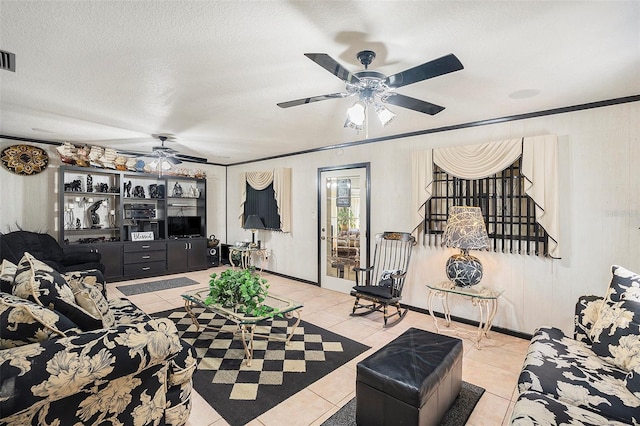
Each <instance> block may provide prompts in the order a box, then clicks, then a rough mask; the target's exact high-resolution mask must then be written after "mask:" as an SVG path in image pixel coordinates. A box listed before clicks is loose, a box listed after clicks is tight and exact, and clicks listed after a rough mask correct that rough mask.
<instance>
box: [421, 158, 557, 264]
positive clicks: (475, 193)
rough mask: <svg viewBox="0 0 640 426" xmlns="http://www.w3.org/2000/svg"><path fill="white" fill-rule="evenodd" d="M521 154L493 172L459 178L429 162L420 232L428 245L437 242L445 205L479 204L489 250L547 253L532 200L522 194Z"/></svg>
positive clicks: (543, 233)
mask: <svg viewBox="0 0 640 426" xmlns="http://www.w3.org/2000/svg"><path fill="white" fill-rule="evenodd" d="M521 161H522V157H519V158H518V159H517V160H516V161H515V162H514V163H513V164H511V165H510V166H509V167H507V168H506V169H504V170H503V171H501V172H498V173H496V174H495V175H492V176H489V177H486V178H483V179H473V180H470V179H460V178H456V177H455V176H453V175H450V174H448V173H447V172H445V171H444V170H442V169H441V168H440V167H438V166H437V165H435V164H434V165H433V190H432V191H433V193H432V197H431V198H430V199H429V200H428V201H427V203H426V204H425V210H426V211H425V221H424V230H425V231H424V232H425V237H426V241H427V242H428V244H429V245H433V246H435V245H438V246H439V245H440V242H441V238H442V233H443V232H444V228H445V225H446V223H447V217H448V215H449V207H451V206H454V205H460V206H479V207H480V208H481V210H482V214H483V216H484V219H485V225H486V226H487V233H488V234H489V240H490V242H491V247H490V250H492V251H496V252H504V253H517V254H530V255H542V256H547V255H548V254H549V253H548V252H549V246H548V244H549V237H548V235H547V232H546V231H545V230H544V228H543V227H542V226H540V224H539V223H538V222H536V217H535V210H536V209H535V203H534V201H533V200H532V199H531V198H530V197H529V196H527V195H526V194H525V189H524V185H525V180H526V178H525V177H524V175H523V174H522V173H521V169H522V167H521Z"/></svg>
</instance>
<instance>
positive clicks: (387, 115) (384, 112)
mask: <svg viewBox="0 0 640 426" xmlns="http://www.w3.org/2000/svg"><path fill="white" fill-rule="evenodd" d="M376 114H377V115H378V119H379V120H380V123H382V126H383V127H384V126H386V125H387V124H389V123H391V121H392V120H393V119H394V118H396V114H395V113H394V112H393V111H391V110H390V109H389V108H387V107H386V106H384V105H382V104H376Z"/></svg>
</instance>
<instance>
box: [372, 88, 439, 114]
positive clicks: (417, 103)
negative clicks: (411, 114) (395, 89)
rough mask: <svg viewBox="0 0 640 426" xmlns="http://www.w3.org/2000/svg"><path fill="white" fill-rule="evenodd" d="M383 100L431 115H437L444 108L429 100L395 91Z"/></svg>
mask: <svg viewBox="0 0 640 426" xmlns="http://www.w3.org/2000/svg"><path fill="white" fill-rule="evenodd" d="M383 101H384V102H386V103H389V104H393V105H397V106H399V107H402V108H408V109H412V110H414V111H418V112H423V113H425V114H429V115H436V114H437V113H439V112H440V111H442V110H443V109H444V107H443V106H440V105H436V104H432V103H429V102H425V101H421V100H420V99H416V98H411V97H409V96H405V95H401V94H400V93H393V94H391V95H389V96H387V97H386V98H383Z"/></svg>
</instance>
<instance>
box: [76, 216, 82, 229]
mask: <svg viewBox="0 0 640 426" xmlns="http://www.w3.org/2000/svg"><path fill="white" fill-rule="evenodd" d="M81 226H82V225H80V218H77V219H76V229H80V227H81Z"/></svg>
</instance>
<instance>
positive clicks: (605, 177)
mask: <svg viewBox="0 0 640 426" xmlns="http://www.w3.org/2000/svg"><path fill="white" fill-rule="evenodd" d="M336 125H339V123H338V124H336ZM541 134H556V135H557V136H558V141H559V162H560V182H559V184H560V203H561V204H560V208H561V212H560V220H561V233H562V245H563V258H562V259H561V260H551V259H545V258H539V257H533V256H523V255H512V254H502V253H489V252H474V254H475V255H477V256H478V257H479V258H480V259H481V261H482V263H483V265H484V267H485V274H484V279H483V282H484V283H485V284H486V285H490V286H495V287H500V288H503V289H504V290H505V293H504V295H503V297H502V298H501V300H500V306H499V311H498V315H497V317H496V319H495V321H494V323H495V324H496V325H498V326H500V327H504V328H507V329H511V330H515V331H520V332H525V333H531V332H533V330H534V329H535V328H536V327H537V326H539V325H541V324H547V325H553V326H556V327H559V328H562V329H564V330H565V331H566V332H572V330H573V325H572V324H573V322H572V321H573V312H574V304H575V301H576V299H577V297H578V296H579V295H582V294H598V295H601V294H603V293H604V291H605V289H606V287H607V285H608V282H609V280H610V275H611V274H610V266H611V265H612V264H620V265H623V266H626V267H627V268H629V269H632V270H635V271H639V272H640V230H639V229H638V228H639V227H640V173H637V171H636V165H637V164H640V143H639V142H640V103H637V102H636V103H631V104H623V105H617V106H611V107H605V108H598V109H592V110H585V111H580V112H573V113H567V114H559V115H554V116H547V117H541V118H535V119H529V120H520V121H513V122H507V123H500V124H494V125H488V126H480V127H474V128H468V129H462V130H456V131H449V132H443V133H435V134H431V135H423V136H416V137H412V138H406V139H401V140H392V141H386V142H379V143H374V144H366V145H360V146H354V147H351V148H344V149H341V150H329V151H321V152H317V153H311V154H304V155H298V156H292V157H285V158H282V159H278V160H268V161H264V162H259V163H252V164H246V165H241V166H233V167H229V169H228V174H227V175H228V186H227V188H228V194H229V195H228V199H227V203H228V209H229V214H228V216H227V220H228V224H229V228H228V239H227V241H229V242H231V243H233V242H234V241H236V240H244V239H246V238H250V237H251V234H250V232H249V231H245V230H243V229H241V228H240V226H239V222H238V220H237V218H238V215H239V178H238V176H239V173H240V172H245V171H258V170H264V169H269V168H274V167H291V168H292V169H293V196H292V203H293V206H294V207H293V217H292V232H291V233H290V234H282V233H276V232H269V231H260V239H261V240H263V241H264V242H265V244H266V246H267V247H268V248H269V249H270V250H271V252H272V256H271V258H270V260H269V265H268V269H271V270H274V271H277V272H279V273H282V274H286V275H290V276H295V277H299V278H303V279H306V280H310V281H316V280H317V254H316V253H317V249H316V247H317V235H316V227H317V219H316V217H317V212H316V209H317V205H316V203H317V192H316V191H317V186H316V176H317V169H318V168H320V167H326V166H337V165H343V164H351V163H361V162H370V163H371V193H372V200H371V209H372V210H371V224H370V230H371V233H372V235H373V234H375V233H376V232H381V231H385V230H410V229H411V228H412V226H411V225H412V224H411V223H410V217H411V216H410V212H409V208H410V199H411V197H410V185H411V175H410V173H411V167H410V166H411V163H410V154H411V152H412V151H416V150H423V149H426V148H432V147H436V146H453V145H464V144H474V143H481V142H488V141H495V140H502V139H509V138H517V137H522V136H535V135H541ZM354 137H355V136H354ZM452 253H453V251H452V250H451V249H443V248H428V247H422V246H419V247H417V248H416V250H415V251H414V257H413V259H412V266H411V269H410V277H409V280H408V282H407V284H406V285H405V294H404V300H403V301H404V302H405V303H407V304H409V305H412V306H416V307H421V308H426V289H425V284H426V283H428V282H432V281H438V280H442V279H445V273H444V264H445V262H446V259H447V258H448V257H449V256H450V255H451V254H452ZM345 291H348V288H346V289H345ZM451 306H452V313H453V315H456V316H460V317H465V318H469V319H472V320H477V318H478V313H477V311H476V308H473V307H471V306H470V305H469V304H468V302H463V301H460V300H456V299H452V303H451ZM438 307H439V306H438Z"/></svg>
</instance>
